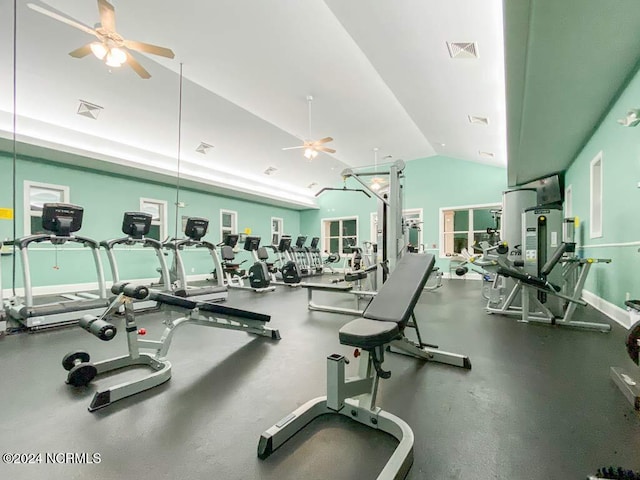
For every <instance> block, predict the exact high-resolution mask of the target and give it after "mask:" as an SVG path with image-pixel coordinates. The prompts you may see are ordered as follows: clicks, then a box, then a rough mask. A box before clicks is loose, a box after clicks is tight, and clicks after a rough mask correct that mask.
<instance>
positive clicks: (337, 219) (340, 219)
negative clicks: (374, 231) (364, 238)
mask: <svg viewBox="0 0 640 480" xmlns="http://www.w3.org/2000/svg"><path fill="white" fill-rule="evenodd" d="M344 220H355V221H356V235H355V236H356V245H358V243H359V242H360V218H359V216H358V215H349V216H345V217H332V218H321V219H320V234H321V237H320V242H321V247H322V248H321V250H320V251H321V252H327V251H328V250H327V248H328V246H329V245H327V244H326V238H329V239H331V238H338V249H339V250H340V256H343V255H351V254H348V253H342V251H343V250H344V245H343V238H344V237H343V235H342V222H343V221H344ZM327 222H340V224H339V232H340V235H339V236H338V237H332V236H329V237H326V236H325V224H326V223H327ZM347 237H348V238H351V235H348V236H347ZM330 243H331V241H329V244H330ZM329 253H331V252H329Z"/></svg>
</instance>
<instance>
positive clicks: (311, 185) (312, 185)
mask: <svg viewBox="0 0 640 480" xmlns="http://www.w3.org/2000/svg"><path fill="white" fill-rule="evenodd" d="M317 186H318V184H317V183H316V182H311V183H310V184H309V185H307V188H313V187H317Z"/></svg>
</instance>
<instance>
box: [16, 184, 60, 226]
mask: <svg viewBox="0 0 640 480" xmlns="http://www.w3.org/2000/svg"><path fill="white" fill-rule="evenodd" d="M45 203H69V187H66V186H63V185H51V184H48V183H36V182H29V181H26V180H25V182H24V212H25V215H24V234H25V235H35V234H38V233H45V231H44V229H43V228H42V206H43V205H44V204H45Z"/></svg>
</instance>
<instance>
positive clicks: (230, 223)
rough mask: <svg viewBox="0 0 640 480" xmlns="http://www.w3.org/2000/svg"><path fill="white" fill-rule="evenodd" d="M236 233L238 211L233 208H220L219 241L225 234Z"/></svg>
mask: <svg viewBox="0 0 640 480" xmlns="http://www.w3.org/2000/svg"><path fill="white" fill-rule="evenodd" d="M232 233H238V212H234V211H233V210H220V237H221V238H220V241H223V240H224V237H225V235H229V234H232Z"/></svg>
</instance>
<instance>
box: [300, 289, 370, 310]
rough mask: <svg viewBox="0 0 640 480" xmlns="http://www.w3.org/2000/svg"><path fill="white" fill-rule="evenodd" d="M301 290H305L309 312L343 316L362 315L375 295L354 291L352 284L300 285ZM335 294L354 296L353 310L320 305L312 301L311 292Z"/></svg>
mask: <svg viewBox="0 0 640 480" xmlns="http://www.w3.org/2000/svg"><path fill="white" fill-rule="evenodd" d="M300 286H301V287H302V288H306V289H307V301H308V306H309V310H312V311H316V312H329V313H341V314H344V315H362V314H363V312H364V309H365V308H366V307H367V305H368V303H369V301H371V299H372V298H373V297H374V296H375V295H376V294H377V292H373V291H368V290H354V288H353V285H352V284H345V285H338V284H326V283H301V284H300ZM314 291H320V292H336V293H346V294H349V295H353V296H354V302H355V305H354V308H345V307H334V306H332V305H320V304H317V303H315V302H314V301H313V292H314ZM365 299H366V300H367V304H365V305H364V307H361V303H362V301H363V300H365Z"/></svg>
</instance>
